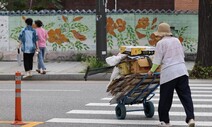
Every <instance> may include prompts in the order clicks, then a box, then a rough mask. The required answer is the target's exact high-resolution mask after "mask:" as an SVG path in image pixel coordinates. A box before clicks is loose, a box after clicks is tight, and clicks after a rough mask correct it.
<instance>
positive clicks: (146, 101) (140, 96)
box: [115, 72, 160, 119]
mask: <svg viewBox="0 0 212 127" xmlns="http://www.w3.org/2000/svg"><path fill="white" fill-rule="evenodd" d="M159 77H160V73H159V72H157V73H154V74H153V75H152V76H151V77H150V76H148V75H147V74H146V75H143V76H142V77H141V81H140V82H139V83H138V84H137V85H135V87H134V88H132V89H131V90H129V92H127V93H124V95H122V96H121V97H120V98H119V99H117V106H116V108H115V113H116V117H117V119H125V117H126V112H133V111H144V114H145V116H146V117H147V118H152V117H153V116H154V112H155V108H154V105H153V103H152V102H151V101H150V100H151V98H153V97H154V96H155V94H154V93H153V92H154V91H155V90H156V89H157V88H158V87H159V85H160V84H159ZM139 103H143V109H136V110H126V107H125V105H133V104H139Z"/></svg>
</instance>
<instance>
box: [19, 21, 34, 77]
mask: <svg viewBox="0 0 212 127" xmlns="http://www.w3.org/2000/svg"><path fill="white" fill-rule="evenodd" d="M25 23H26V27H25V28H23V29H22V31H21V32H20V34H19V40H20V46H21V51H22V52H23V61H24V69H25V75H24V76H23V78H26V77H30V76H32V69H33V56H34V53H35V51H36V50H38V48H37V47H38V45H37V34H36V31H35V30H34V29H33V28H32V23H33V20H32V19H31V18H27V19H26V20H25ZM20 46H19V47H20Z"/></svg>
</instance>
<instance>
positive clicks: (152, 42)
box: [149, 33, 159, 46]
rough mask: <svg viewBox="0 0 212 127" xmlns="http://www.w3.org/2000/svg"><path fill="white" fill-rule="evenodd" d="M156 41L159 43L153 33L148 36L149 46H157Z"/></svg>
mask: <svg viewBox="0 0 212 127" xmlns="http://www.w3.org/2000/svg"><path fill="white" fill-rule="evenodd" d="M158 41H159V38H158V37H156V36H155V34H154V33H152V34H151V35H150V40H149V44H150V45H151V46H155V45H156V44H157V42H158Z"/></svg>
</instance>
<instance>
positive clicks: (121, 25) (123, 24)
mask: <svg viewBox="0 0 212 127" xmlns="http://www.w3.org/2000/svg"><path fill="white" fill-rule="evenodd" d="M115 28H116V29H117V30H118V31H119V32H123V31H125V29H126V21H124V20H123V19H120V18H119V19H117V20H116V24H115Z"/></svg>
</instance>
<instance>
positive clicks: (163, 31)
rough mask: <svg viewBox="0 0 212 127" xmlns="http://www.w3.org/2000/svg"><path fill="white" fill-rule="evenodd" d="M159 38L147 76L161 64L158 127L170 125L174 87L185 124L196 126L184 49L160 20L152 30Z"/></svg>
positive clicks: (190, 126)
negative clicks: (154, 30)
mask: <svg viewBox="0 0 212 127" xmlns="http://www.w3.org/2000/svg"><path fill="white" fill-rule="evenodd" d="M154 34H155V36H157V37H159V38H160V40H159V41H158V42H157V44H156V48H155V55H154V58H153V66H152V68H151V69H150V70H149V72H148V75H152V74H153V73H154V71H155V70H156V69H157V68H158V66H159V65H161V74H160V100H159V106H158V114H159V120H160V124H159V125H158V126H159V127H170V126H171V124H170V119H169V110H170V108H171V105H172V99H173V94H174V90H176V92H177V94H178V97H179V99H180V101H181V103H182V105H183V107H184V109H185V113H186V120H185V121H186V123H188V126H189V127H194V126H195V121H194V107H193V101H192V98H191V90H190V87H189V85H188V84H189V82H188V71H187V68H186V66H185V61H184V51H183V47H182V44H181V43H180V41H179V39H178V38H176V37H174V36H172V33H171V29H170V25H169V24H167V23H161V24H159V26H158V30H157V31H156V32H154Z"/></svg>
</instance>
